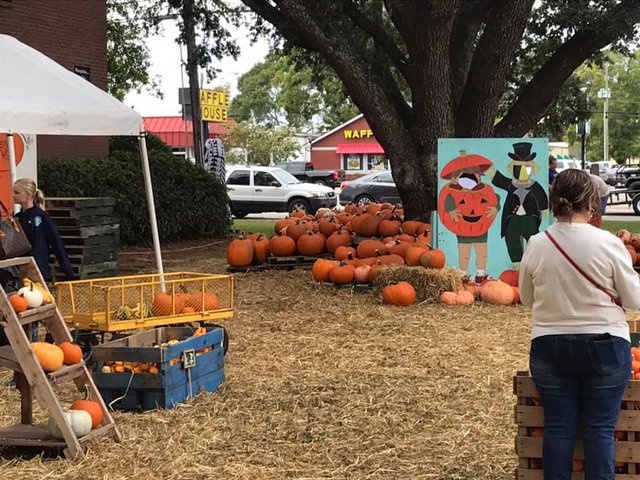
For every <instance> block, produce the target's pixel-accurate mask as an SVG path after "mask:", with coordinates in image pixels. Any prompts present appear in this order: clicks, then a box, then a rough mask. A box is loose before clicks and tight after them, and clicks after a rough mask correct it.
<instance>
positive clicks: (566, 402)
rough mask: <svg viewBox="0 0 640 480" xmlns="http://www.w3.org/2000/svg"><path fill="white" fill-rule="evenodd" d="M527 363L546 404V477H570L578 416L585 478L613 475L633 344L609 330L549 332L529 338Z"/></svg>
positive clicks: (554, 479)
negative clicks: (554, 333)
mask: <svg viewBox="0 0 640 480" xmlns="http://www.w3.org/2000/svg"><path fill="white" fill-rule="evenodd" d="M529 368H530V369H531V376H532V377H533V381H534V383H535V385H536V388H537V389H538V392H539V393H540V398H541V399H542V405H543V408H544V443H543V448H542V450H543V451H542V456H543V458H542V463H543V468H544V478H545V480H565V479H567V480H569V479H570V478H571V470H572V459H573V451H574V447H575V441H576V435H577V433H578V425H579V423H580V422H582V429H583V432H584V459H585V460H584V467H585V477H584V478H585V480H605V479H607V480H608V479H611V480H613V478H614V463H615V444H614V439H613V432H614V430H615V426H616V422H617V420H618V415H619V413H620V402H621V400H622V394H623V393H624V390H625V388H626V386H627V382H628V381H629V378H630V372H631V344H630V343H629V342H628V341H626V340H625V339H624V338H620V337H614V336H611V335H609V334H608V333H607V334H585V335H546V336H544V337H538V338H535V339H534V340H533V341H532V342H531V355H530V358H529Z"/></svg>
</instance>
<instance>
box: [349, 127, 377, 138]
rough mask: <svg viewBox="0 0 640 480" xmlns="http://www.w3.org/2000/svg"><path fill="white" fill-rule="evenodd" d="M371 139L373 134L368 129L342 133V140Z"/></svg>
mask: <svg viewBox="0 0 640 480" xmlns="http://www.w3.org/2000/svg"><path fill="white" fill-rule="evenodd" d="M371 137H373V132H372V131H371V130H369V129H367V130H345V131H344V138H371Z"/></svg>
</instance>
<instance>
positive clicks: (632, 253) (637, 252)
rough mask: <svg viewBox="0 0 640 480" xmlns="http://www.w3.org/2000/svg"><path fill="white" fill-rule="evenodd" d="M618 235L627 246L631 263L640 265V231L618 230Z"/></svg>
mask: <svg viewBox="0 0 640 480" xmlns="http://www.w3.org/2000/svg"><path fill="white" fill-rule="evenodd" d="M616 236H617V237H618V238H619V239H620V240H622V243H624V246H625V247H627V251H628V252H629V257H630V258H631V264H632V265H634V266H640V233H631V232H630V231H629V230H624V229H623V230H618V231H617V232H616Z"/></svg>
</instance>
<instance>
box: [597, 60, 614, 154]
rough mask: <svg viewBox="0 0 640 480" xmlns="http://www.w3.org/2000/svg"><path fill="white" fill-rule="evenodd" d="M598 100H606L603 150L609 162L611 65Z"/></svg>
mask: <svg viewBox="0 0 640 480" xmlns="http://www.w3.org/2000/svg"><path fill="white" fill-rule="evenodd" d="M598 98H602V99H603V100H604V107H603V109H602V148H603V150H604V152H603V157H604V158H603V160H604V161H605V162H607V161H609V99H610V98H611V90H609V64H608V63H606V64H605V65H604V88H601V89H600V90H598Z"/></svg>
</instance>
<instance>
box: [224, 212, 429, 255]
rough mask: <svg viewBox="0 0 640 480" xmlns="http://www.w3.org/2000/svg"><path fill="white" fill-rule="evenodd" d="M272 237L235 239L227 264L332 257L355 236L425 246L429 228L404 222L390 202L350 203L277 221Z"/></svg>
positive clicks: (228, 253) (352, 242)
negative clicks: (337, 208)
mask: <svg viewBox="0 0 640 480" xmlns="http://www.w3.org/2000/svg"><path fill="white" fill-rule="evenodd" d="M274 231H275V235H273V236H272V237H271V238H269V237H267V236H266V235H265V234H263V233H253V234H251V235H248V236H247V237H240V238H237V239H235V240H233V241H231V242H230V243H229V246H228V248H227V263H228V264H229V265H230V266H232V267H246V266H249V265H256V264H262V263H265V262H266V260H267V257H268V256H269V255H274V256H278V257H288V256H293V255H306V256H317V255H322V254H325V253H329V254H331V255H334V254H335V252H336V250H337V248H338V247H341V246H344V247H348V246H351V245H353V244H354V237H360V238H373V237H377V238H379V239H380V241H382V243H384V244H388V243H390V242H393V241H394V240H396V239H397V238H401V239H402V240H406V241H413V240H414V239H416V238H418V239H419V240H420V241H421V242H422V243H424V244H426V245H428V244H429V243H430V242H431V236H430V233H431V227H430V225H429V224H428V223H424V222H420V221H417V220H407V221H405V220H404V216H403V211H402V208H401V207H398V206H393V205H391V204H390V203H371V204H368V205H367V206H366V207H359V206H356V205H353V204H350V205H347V206H346V207H345V208H344V209H343V210H331V209H328V208H321V209H319V210H318V212H317V213H316V214H315V216H314V215H309V214H306V213H305V212H301V211H298V212H294V213H292V214H291V216H290V217H287V218H283V219H281V220H278V221H277V222H276V224H275V225H274Z"/></svg>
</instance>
